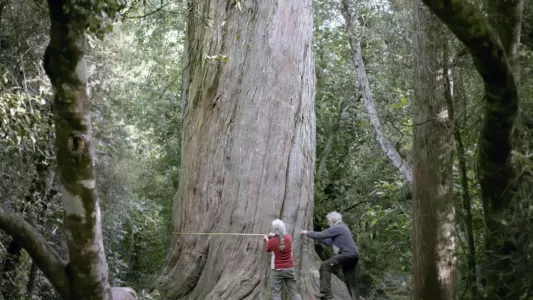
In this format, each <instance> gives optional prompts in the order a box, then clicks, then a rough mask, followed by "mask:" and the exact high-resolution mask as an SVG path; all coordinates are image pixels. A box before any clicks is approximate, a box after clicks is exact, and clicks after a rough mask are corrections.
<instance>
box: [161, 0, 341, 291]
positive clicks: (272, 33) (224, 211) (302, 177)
mask: <svg viewBox="0 0 533 300" xmlns="http://www.w3.org/2000/svg"><path fill="white" fill-rule="evenodd" d="M189 5H190V6H189V13H190V15H189V20H188V29H187V35H186V40H187V42H186V43H187V50H186V53H187V57H186V59H185V61H187V62H188V68H187V70H186V72H185V75H184V80H186V82H184V86H185V91H186V93H185V94H186V99H185V101H186V104H185V117H184V123H183V141H182V143H183V144H182V146H183V150H182V155H183V157H182V160H181V161H182V165H181V168H180V169H181V174H180V180H179V189H178V192H177V194H176V196H175V198H174V203H173V226H174V231H176V232H182V231H183V232H185V231H186V232H210V231H211V232H212V231H217V232H242V233H257V232H268V231H269V230H270V224H271V222H272V220H273V219H275V218H281V219H283V220H284V221H285V222H286V224H287V227H288V228H287V229H288V232H289V233H291V234H293V237H294V245H293V253H294V257H295V263H296V271H297V275H298V276H299V279H300V280H299V283H300V293H301V295H302V298H303V299H311V298H312V297H313V294H314V293H315V292H318V270H317V256H316V254H315V252H314V249H313V241H312V240H309V239H302V237H301V236H300V234H299V231H300V229H302V228H312V224H311V223H312V213H313V202H312V201H313V176H314V175H313V173H314V172H313V170H314V162H315V114H314V86H315V82H314V80H315V79H314V58H313V51H312V24H313V23H312V11H311V1H310V0H299V1H279V0H272V1H238V2H231V1H226V0H224V1H223V0H212V1H190V2H189ZM269 262H270V258H269V255H268V254H267V253H266V252H265V250H264V245H263V241H262V240H261V239H260V238H254V237H209V236H179V237H178V236H177V235H176V236H174V238H173V241H172V246H171V251H170V254H169V256H168V258H167V262H166V264H165V266H164V268H163V271H162V274H161V275H160V277H159V279H158V280H157V282H156V288H157V289H158V290H160V291H161V292H162V293H163V294H164V295H165V297H166V298H168V299H205V300H210V299H217V300H218V299H228V300H237V299H268V298H269V296H270V287H269V282H268V281H269V274H270V264H269ZM335 282H336V283H337V284H338V285H337V287H338V288H337V289H336V291H337V293H338V296H340V297H341V298H339V299H347V297H348V296H347V291H346V287H345V286H343V285H340V284H339V281H338V279H335Z"/></svg>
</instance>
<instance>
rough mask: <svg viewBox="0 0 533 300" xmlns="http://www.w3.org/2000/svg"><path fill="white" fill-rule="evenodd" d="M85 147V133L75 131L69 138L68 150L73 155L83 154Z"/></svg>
mask: <svg viewBox="0 0 533 300" xmlns="http://www.w3.org/2000/svg"><path fill="white" fill-rule="evenodd" d="M84 149H85V140H84V138H83V135H81V134H79V133H73V134H71V135H70V137H69V138H68V144H67V150H68V154H70V155H71V156H81V154H82V153H83V150H84Z"/></svg>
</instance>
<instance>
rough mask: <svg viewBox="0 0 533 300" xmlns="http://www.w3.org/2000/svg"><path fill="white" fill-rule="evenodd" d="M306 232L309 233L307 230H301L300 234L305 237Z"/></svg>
mask: <svg viewBox="0 0 533 300" xmlns="http://www.w3.org/2000/svg"><path fill="white" fill-rule="evenodd" d="M308 232H309V231H307V230H305V229H302V231H301V234H305V235H307V233H308Z"/></svg>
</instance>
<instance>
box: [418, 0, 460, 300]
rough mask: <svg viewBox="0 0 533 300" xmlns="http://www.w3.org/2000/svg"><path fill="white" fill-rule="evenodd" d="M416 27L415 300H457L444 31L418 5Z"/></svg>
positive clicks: (432, 17)
mask: <svg viewBox="0 0 533 300" xmlns="http://www.w3.org/2000/svg"><path fill="white" fill-rule="evenodd" d="M413 16H414V22H415V32H414V38H413V41H414V53H415V55H413V56H414V60H415V61H414V66H415V88H414V98H413V99H414V101H413V109H414V111H413V123H414V124H417V125H416V126H414V128H413V273H414V274H413V278H414V299H424V300H426V299H434V300H444V299H446V300H455V299H456V298H457V285H456V282H457V280H456V277H457V258H456V256H455V251H456V242H455V238H456V233H455V206H454V201H453V169H452V166H453V163H452V155H451V153H452V149H453V135H452V132H451V131H450V130H449V129H448V126H449V123H450V120H449V114H448V111H447V109H446V99H445V93H444V80H443V75H444V74H443V72H444V64H445V62H444V57H443V45H444V44H445V42H446V41H445V38H444V36H443V35H444V34H445V32H444V30H443V29H444V26H442V24H441V22H440V21H439V20H438V19H437V18H435V17H434V16H432V15H431V14H430V12H429V11H428V10H427V8H426V7H423V5H422V2H421V1H420V0H415V1H414V3H413Z"/></svg>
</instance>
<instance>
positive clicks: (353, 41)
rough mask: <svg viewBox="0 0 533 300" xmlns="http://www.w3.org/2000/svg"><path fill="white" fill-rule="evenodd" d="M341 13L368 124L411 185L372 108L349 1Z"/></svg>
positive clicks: (408, 170)
mask: <svg viewBox="0 0 533 300" xmlns="http://www.w3.org/2000/svg"><path fill="white" fill-rule="evenodd" d="M341 12H342V15H343V17H344V21H345V25H346V32H347V33H348V39H349V42H350V47H351V50H352V56H353V60H354V65H355V69H356V71H357V82H358V86H359V91H360V93H361V95H362V96H363V100H364V103H365V107H366V110H367V113H368V119H369V120H370V124H371V125H372V128H373V129H374V133H375V134H376V138H377V140H378V142H379V145H380V146H381V149H382V150H383V152H385V154H386V155H387V157H388V158H389V159H390V160H391V162H392V164H393V165H394V166H395V167H396V168H397V169H398V171H399V172H400V174H401V175H402V176H404V177H405V178H406V179H407V181H408V182H409V183H412V181H413V175H412V174H413V172H412V169H411V167H410V166H409V165H408V164H407V162H405V161H403V159H402V157H401V156H400V154H399V153H398V151H396V149H395V148H394V146H393V145H392V144H391V143H390V141H389V139H387V137H386V136H385V134H384V133H383V129H382V128H381V122H380V121H379V116H378V113H377V111H376V108H375V107H374V99H372V91H371V90H370V83H369V82H368V76H367V74H366V69H365V64H364V62H363V54H362V49H361V43H360V41H359V39H358V38H357V34H356V32H355V24H356V16H355V15H353V12H352V8H351V1H350V0H342V3H341Z"/></svg>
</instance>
